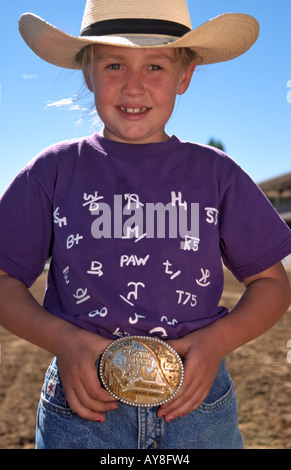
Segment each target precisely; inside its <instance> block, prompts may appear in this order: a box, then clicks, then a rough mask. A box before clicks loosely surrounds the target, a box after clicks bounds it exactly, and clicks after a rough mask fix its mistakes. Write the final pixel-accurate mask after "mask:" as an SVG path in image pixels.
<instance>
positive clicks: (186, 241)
mask: <svg viewBox="0 0 291 470" xmlns="http://www.w3.org/2000/svg"><path fill="white" fill-rule="evenodd" d="M101 199H103V198H102V196H98V192H96V193H95V195H87V194H84V201H85V202H84V204H83V206H85V205H87V206H88V208H89V210H90V212H91V215H92V216H95V217H96V218H95V220H94V221H93V222H92V225H91V234H92V236H93V237H94V238H96V239H100V238H120V239H134V241H135V242H136V243H138V242H139V241H141V240H142V239H143V238H161V239H163V238H176V239H177V238H179V237H180V238H181V239H182V240H183V241H182V242H181V249H184V250H194V251H198V247H199V242H200V239H199V203H191V204H188V203H187V202H186V201H183V199H182V194H181V193H180V192H179V193H176V192H174V191H173V192H172V193H171V202H169V203H167V204H163V203H161V202H157V203H151V202H150V203H142V202H141V201H140V200H139V197H138V195H137V194H125V195H114V201H113V206H110V205H108V204H107V203H105V202H102V201H101ZM209 209H210V208H209Z"/></svg>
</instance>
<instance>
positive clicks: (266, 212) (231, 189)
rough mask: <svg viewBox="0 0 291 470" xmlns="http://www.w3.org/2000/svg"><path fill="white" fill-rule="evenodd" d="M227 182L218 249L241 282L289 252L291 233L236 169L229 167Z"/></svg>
mask: <svg viewBox="0 0 291 470" xmlns="http://www.w3.org/2000/svg"><path fill="white" fill-rule="evenodd" d="M228 181H229V183H228V184H227V187H226V190H225V191H224V193H223V195H222V200H221V207H220V217H219V218H220V247H221V253H222V259H223V262H224V264H225V266H226V267H227V268H229V269H230V270H231V271H232V272H233V274H234V275H235V277H236V278H237V279H238V280H239V281H242V280H243V279H244V278H247V277H250V276H254V275H256V274H259V273H260V272H262V271H265V270H266V269H268V268H270V267H271V266H273V265H274V264H276V263H278V262H280V261H281V260H283V259H284V258H285V257H286V256H288V255H289V254H290V253H291V230H290V228H289V227H288V226H287V224H286V223H285V222H284V221H283V220H282V219H281V217H280V216H279V214H278V213H277V211H276V210H275V209H274V207H273V206H272V205H271V203H270V202H269V200H268V199H267V197H266V196H265V195H264V194H263V192H262V191H261V190H260V188H259V187H258V186H257V185H256V184H255V183H254V182H253V181H252V179H251V178H250V177H249V176H248V174H247V173H245V172H244V171H243V170H242V169H241V168H240V167H238V166H234V168H232V171H231V176H229V178H228Z"/></svg>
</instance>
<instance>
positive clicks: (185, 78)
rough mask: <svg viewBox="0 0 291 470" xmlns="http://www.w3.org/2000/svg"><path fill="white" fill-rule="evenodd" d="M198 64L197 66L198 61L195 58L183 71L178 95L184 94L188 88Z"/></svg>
mask: <svg viewBox="0 0 291 470" xmlns="http://www.w3.org/2000/svg"><path fill="white" fill-rule="evenodd" d="M196 66H197V62H196V60H194V61H193V62H191V64H189V65H188V66H187V67H186V68H185V69H184V70H183V71H182V74H181V80H180V83H179V86H178V90H177V95H183V94H184V93H185V92H186V91H187V89H188V87H189V85H190V82H191V79H192V76H193V73H194V71H195V69H196Z"/></svg>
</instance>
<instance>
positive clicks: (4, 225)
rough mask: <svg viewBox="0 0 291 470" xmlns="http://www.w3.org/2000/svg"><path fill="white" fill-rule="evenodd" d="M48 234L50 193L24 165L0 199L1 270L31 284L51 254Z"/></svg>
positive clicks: (49, 228) (50, 214)
mask: <svg viewBox="0 0 291 470" xmlns="http://www.w3.org/2000/svg"><path fill="white" fill-rule="evenodd" d="M51 236H52V208H51V202H50V199H49V195H48V193H47V191H46V190H45V188H44V187H43V185H42V184H41V182H40V181H39V180H38V178H37V176H36V175H35V174H33V170H32V169H31V168H29V167H27V168H25V169H24V170H23V171H21V172H20V173H19V175H18V176H17V177H16V178H15V180H14V181H13V182H12V183H11V185H10V186H9V188H8V189H7V190H6V192H5V193H4V194H3V196H2V198H1V200H0V269H2V270H3V271H5V272H7V273H8V274H10V275H11V276H13V277H15V278H17V279H20V280H21V281H22V282H24V283H25V284H26V285H27V286H28V287H30V286H31V285H32V284H33V283H34V281H35V280H36V279H37V277H38V276H39V275H40V274H41V272H42V270H43V268H44V265H45V262H46V260H47V259H48V258H49V257H50V246H51Z"/></svg>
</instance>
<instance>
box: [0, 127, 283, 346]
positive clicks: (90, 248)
mask: <svg viewBox="0 0 291 470" xmlns="http://www.w3.org/2000/svg"><path fill="white" fill-rule="evenodd" d="M290 252H291V231H290V229H289V228H288V227H287V225H286V224H285V223H284V222H283V221H282V219H281V218H280V217H279V216H278V214H277V212H276V211H275V210H274V209H273V207H272V206H271V204H270V203H269V201H268V200H267V198H266V197H265V196H264V195H263V194H262V192H261V191H260V190H259V189H258V187H257V186H256V185H255V184H254V183H253V181H252V180H251V179H250V178H249V176H248V175H247V174H246V173H245V172H244V171H243V170H242V169H241V168H240V167H239V166H238V165H237V164H236V163H235V162H234V161H233V160H231V159H230V158H229V157H228V156H227V155H225V154H224V153H223V152H220V151H218V150H215V149H213V148H210V147H207V146H202V145H198V144H193V143H187V142H181V141H180V140H179V139H177V138H176V137H172V138H171V139H170V140H169V141H167V142H164V143H158V144H146V145H130V144H122V143H118V142H113V141H109V140H106V139H103V138H101V137H100V136H99V135H98V134H93V135H92V136H90V137H87V138H82V139H78V140H74V141H68V142H63V143H60V144H57V145H54V146H52V147H50V148H48V149H46V150H45V151H43V152H42V153H41V154H40V155H38V156H37V157H36V158H35V159H34V160H33V161H32V162H30V163H29V164H28V165H27V166H26V168H25V169H24V170H23V171H22V172H21V173H20V174H19V175H18V176H17V177H16V178H15V180H14V181H13V183H12V184H11V186H10V187H9V188H8V190H7V191H6V193H5V194H4V195H3V197H2V200H1V204H0V269H2V270H4V271H6V272H8V273H9V274H10V275H12V276H14V277H16V278H18V279H20V280H22V281H23V282H24V283H25V284H26V285H27V286H31V285H32V283H33V282H34V281H35V280H36V279H37V277H38V276H39V275H40V273H41V272H42V269H43V266H44V263H45V261H46V260H47V259H48V258H49V257H52V262H51V266H50V271H49V275H48V282H47V290H46V294H45V298H44V307H45V308H46V309H47V310H48V311H50V312H52V313H53V314H55V315H57V316H60V317H62V318H64V319H66V320H68V321H70V322H72V323H74V324H76V325H78V326H80V327H82V328H86V329H88V330H90V331H93V332H97V333H99V334H101V335H103V336H105V337H107V338H111V339H116V338H118V337H120V336H124V335H127V334H133V335H154V336H160V337H161V338H163V339H173V338H179V337H182V336H184V335H186V334H188V333H190V332H191V331H194V330H196V329H198V328H201V327H204V326H206V325H208V324H210V323H212V322H214V321H215V320H217V319H219V318H221V317H222V316H224V315H226V314H227V309H226V308H225V307H223V306H221V305H219V302H220V298H221V294H222V289H223V269H222V259H223V261H224V264H225V265H226V266H227V267H228V268H229V269H230V270H231V271H232V272H233V273H234V275H235V276H236V277H237V279H238V280H239V281H241V280H242V279H244V278H245V277H249V276H252V275H255V274H258V273H259V272H261V271H263V270H265V269H267V268H269V267H270V266H272V265H273V264H275V263H277V262H279V261H280V260H281V259H283V258H284V257H285V256H287V255H288V254H289V253H290Z"/></svg>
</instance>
